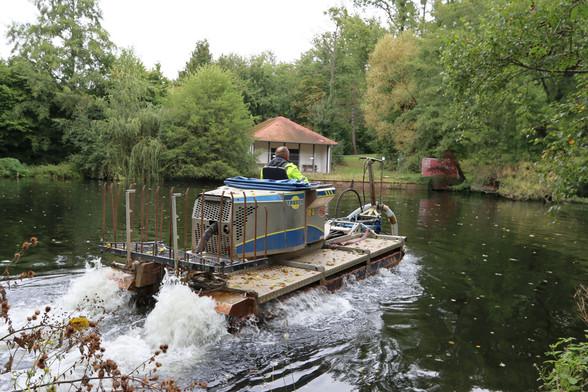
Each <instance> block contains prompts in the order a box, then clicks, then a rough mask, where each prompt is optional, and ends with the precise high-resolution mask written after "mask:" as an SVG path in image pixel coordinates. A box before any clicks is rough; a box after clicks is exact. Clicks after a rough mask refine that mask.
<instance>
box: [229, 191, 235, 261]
mask: <svg viewBox="0 0 588 392" xmlns="http://www.w3.org/2000/svg"><path fill="white" fill-rule="evenodd" d="M234 221H235V196H234V195H233V192H231V232H230V238H231V242H230V247H231V248H230V250H229V258H230V259H231V262H230V264H231V265H233V256H234V255H233V245H234V244H233V236H234V234H233V229H234Z"/></svg>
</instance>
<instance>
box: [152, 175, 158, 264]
mask: <svg viewBox="0 0 588 392" xmlns="http://www.w3.org/2000/svg"><path fill="white" fill-rule="evenodd" d="M157 218H159V186H158V187H157V189H156V190H155V244H157V229H158V226H157ZM153 254H156V253H155V251H154V252H153Z"/></svg>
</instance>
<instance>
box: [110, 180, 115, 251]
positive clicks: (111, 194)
mask: <svg viewBox="0 0 588 392" xmlns="http://www.w3.org/2000/svg"><path fill="white" fill-rule="evenodd" d="M113 187H114V182H113V183H111V184H110V207H111V210H112V231H113V232H114V243H115V244H116V225H115V223H114V222H115V220H114V192H113V191H112V188H113Z"/></svg>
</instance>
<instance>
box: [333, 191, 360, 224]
mask: <svg viewBox="0 0 588 392" xmlns="http://www.w3.org/2000/svg"><path fill="white" fill-rule="evenodd" d="M347 192H353V193H355V194H356V195H357V202H358V203H359V208H363V206H362V204H361V197H360V196H359V193H357V191H356V190H355V189H353V188H347V189H345V190H344V191H343V192H341V193H340V194H339V197H338V198H337V204H335V218H338V217H339V215H338V214H337V212H338V211H339V202H340V201H341V197H343V195H344V194H346V193H347Z"/></svg>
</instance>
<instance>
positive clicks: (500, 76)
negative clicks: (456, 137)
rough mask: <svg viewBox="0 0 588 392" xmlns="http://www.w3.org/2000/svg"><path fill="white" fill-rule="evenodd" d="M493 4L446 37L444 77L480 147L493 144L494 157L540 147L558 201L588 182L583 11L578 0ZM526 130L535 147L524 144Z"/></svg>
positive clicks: (587, 17) (533, 152) (587, 16)
mask: <svg viewBox="0 0 588 392" xmlns="http://www.w3.org/2000/svg"><path fill="white" fill-rule="evenodd" d="M491 5H492V9H491V10H490V11H489V12H488V13H486V14H485V15H484V17H483V18H482V19H481V21H480V23H479V24H478V25H472V24H469V23H468V22H465V23H464V25H463V26H464V27H463V29H461V30H456V31H454V32H453V33H452V34H451V35H449V36H448V39H447V41H446V47H445V49H444V51H443V53H442V62H443V65H444V68H445V71H444V72H445V77H446V81H447V82H448V84H449V85H450V86H451V88H452V89H453V90H452V93H453V94H455V99H457V100H459V101H460V105H459V107H460V108H461V113H462V114H461V121H462V122H463V123H464V124H466V125H467V128H469V129H470V130H473V131H475V133H477V134H480V135H481V136H482V137H481V138H479V139H478V142H479V145H480V146H484V145H485V144H487V143H495V146H498V149H496V148H495V151H499V150H502V152H499V153H498V154H497V157H498V158H500V154H501V153H504V152H505V151H506V150H509V152H513V151H521V152H523V153H525V152H526V153H527V156H528V157H530V158H533V160H535V161H538V160H539V154H538V151H537V149H541V148H542V149H544V153H543V156H544V157H545V158H544V159H543V160H542V161H541V163H540V167H541V168H542V170H543V172H544V180H545V183H547V184H549V186H550V187H551V197H552V199H554V200H555V201H559V200H561V199H562V198H564V197H569V196H571V195H573V194H575V193H576V192H577V191H578V189H579V188H580V187H581V186H582V184H583V183H584V182H585V181H586V172H585V170H586V169H585V168H586V162H587V157H588V149H587V146H586V143H587V142H586V140H587V138H586V135H585V132H586V122H585V114H584V110H585V109H584V108H585V105H586V76H585V74H586V72H587V69H586V58H588V53H587V50H588V49H587V46H586V45H585V37H586V33H587V31H586V30H587V26H588V23H587V22H588V10H587V8H586V7H585V5H584V1H582V0H564V1H559V0H537V1H534V2H531V3H525V2H507V1H502V0H495V1H493V2H492V3H491ZM496 108H498V110H496ZM505 120H506V121H505ZM472 134H473V133H472V132H470V135H472ZM517 134H518V135H517ZM527 135H528V136H531V137H530V140H534V142H535V147H534V148H531V147H527V148H525V147H524V146H523V145H522V143H521V141H522V137H523V136H527ZM466 136H467V134H466ZM505 136H506V137H505ZM496 141H498V143H497V142H496ZM513 143H514V144H513Z"/></svg>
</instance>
